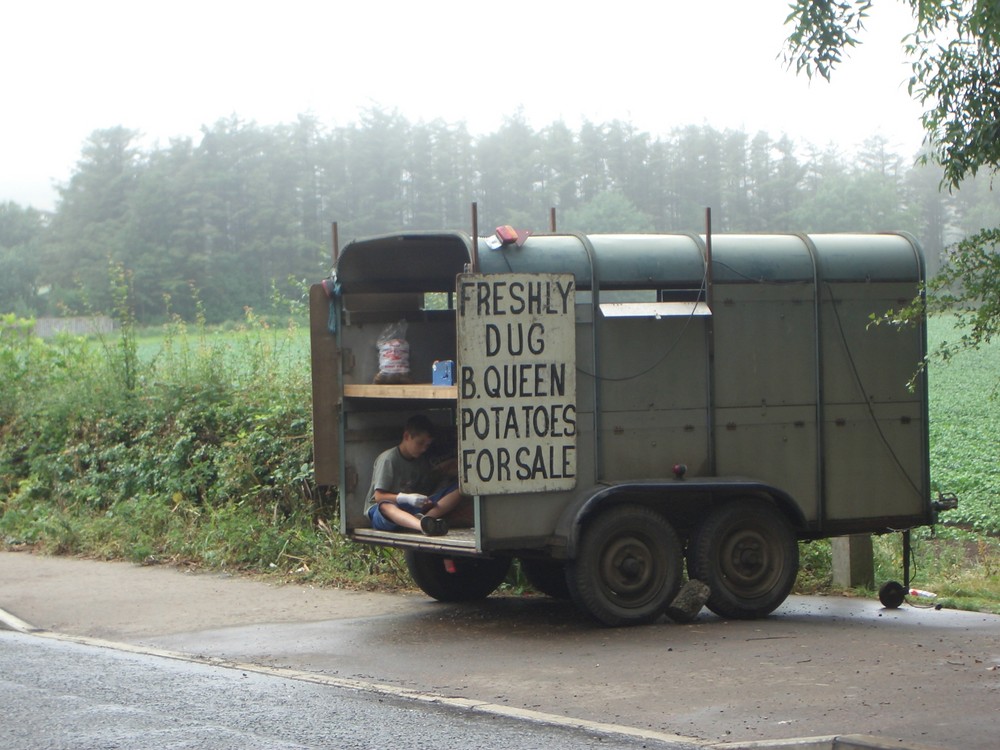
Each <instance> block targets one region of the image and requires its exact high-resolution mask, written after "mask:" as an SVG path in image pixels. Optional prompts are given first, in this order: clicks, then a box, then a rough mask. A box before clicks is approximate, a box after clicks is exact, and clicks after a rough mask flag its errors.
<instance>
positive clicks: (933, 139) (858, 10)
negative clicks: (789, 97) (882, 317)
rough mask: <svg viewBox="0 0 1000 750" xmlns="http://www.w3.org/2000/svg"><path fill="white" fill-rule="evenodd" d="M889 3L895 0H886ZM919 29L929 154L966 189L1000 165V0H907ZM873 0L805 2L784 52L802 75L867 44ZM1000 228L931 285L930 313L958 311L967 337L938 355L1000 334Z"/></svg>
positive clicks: (951, 184) (969, 242) (950, 257)
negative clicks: (864, 40)
mask: <svg viewBox="0 0 1000 750" xmlns="http://www.w3.org/2000/svg"><path fill="white" fill-rule="evenodd" d="M885 1H886V2H887V1H888V0H885ZM900 1H901V2H905V3H906V4H907V5H908V6H909V7H910V10H911V12H912V15H913V20H914V29H913V31H912V32H911V33H909V34H907V35H906V36H905V37H904V38H903V40H901V44H902V51H903V52H904V54H905V55H906V57H907V59H908V61H909V63H910V69H911V72H912V75H911V77H910V80H909V92H910V95H911V96H913V97H914V98H915V99H916V100H917V101H918V102H920V103H921V105H923V106H924V107H925V109H924V113H923V115H922V118H921V119H922V124H923V127H924V131H925V133H926V139H925V143H926V145H927V146H928V150H927V152H925V156H924V157H922V159H923V160H924V161H927V160H932V161H934V162H936V163H938V164H940V166H941V168H942V170H943V178H942V187H944V188H947V189H948V190H957V189H959V187H960V185H961V183H962V182H963V181H964V180H966V179H967V178H971V177H975V176H976V174H977V173H978V172H979V171H980V170H984V171H987V172H989V174H990V178H991V180H992V178H993V177H994V176H995V175H996V174H997V172H998V170H1000V85H998V82H1000V2H998V0H900ZM872 5H873V0H797V1H796V2H793V3H792V5H791V9H792V10H791V13H790V14H789V16H788V18H787V19H786V23H787V24H789V25H790V26H791V27H792V30H791V32H790V34H789V35H788V38H787V40H786V44H785V52H784V59H785V62H786V64H787V65H788V66H789V68H794V70H795V71H796V73H800V74H801V73H804V74H806V75H808V76H809V77H810V78H812V77H814V76H816V75H818V76H820V77H822V78H824V79H827V80H829V79H830V78H831V76H832V75H833V72H834V70H835V68H837V66H839V65H840V64H842V63H843V60H844V56H845V54H846V53H847V52H848V51H849V50H850V48H852V47H855V46H857V45H858V44H859V43H860V42H861V35H862V33H863V32H864V29H865V20H866V19H867V18H868V17H869V14H870V11H871V8H872ZM998 246H1000V228H989V227H984V228H982V229H980V231H978V232H976V233H974V234H972V235H970V236H968V237H966V238H964V239H963V240H961V241H960V242H958V243H957V244H955V245H953V246H952V247H950V248H949V249H948V252H947V255H946V257H945V259H944V260H945V263H944V266H943V268H942V271H941V272H940V273H939V274H938V275H937V276H936V277H935V278H934V279H932V280H931V281H930V282H929V283H928V285H927V290H926V291H927V295H926V297H927V310H928V311H931V312H933V311H945V310H949V311H954V312H955V313H956V314H957V316H958V322H959V324H960V326H962V331H963V332H962V334H961V337H960V339H959V340H958V341H955V342H945V343H944V344H942V346H941V348H940V349H939V350H938V351H937V352H936V353H937V355H938V356H940V357H941V358H943V359H950V358H951V356H953V355H954V354H955V353H956V352H958V351H960V350H962V349H968V348H978V347H979V346H981V345H983V344H986V343H989V341H990V340H991V339H992V338H993V337H994V336H996V335H998V334H1000V257H998V254H997V248H998ZM923 312H924V300H923V299H922V298H921V299H918V300H915V301H914V303H913V304H912V305H911V306H910V307H909V308H908V309H905V310H902V311H890V312H889V313H888V314H887V317H886V320H893V321H895V322H903V321H906V320H908V319H912V317H913V316H914V315H916V314H923Z"/></svg>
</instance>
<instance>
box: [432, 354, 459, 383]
mask: <svg viewBox="0 0 1000 750" xmlns="http://www.w3.org/2000/svg"><path fill="white" fill-rule="evenodd" d="M431 383H432V384H433V385H455V361H454V360H451V359H439V360H435V362H434V367H433V370H432V376H431Z"/></svg>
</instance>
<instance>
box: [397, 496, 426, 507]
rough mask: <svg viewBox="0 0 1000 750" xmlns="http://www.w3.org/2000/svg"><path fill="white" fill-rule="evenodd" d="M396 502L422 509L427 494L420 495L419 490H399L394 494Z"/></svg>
mask: <svg viewBox="0 0 1000 750" xmlns="http://www.w3.org/2000/svg"><path fill="white" fill-rule="evenodd" d="M396 504H397V505H405V506H408V507H410V508H415V509H416V510H422V509H423V507H424V506H425V505H427V495H421V494H420V493H419V492H400V493H399V494H398V495H396Z"/></svg>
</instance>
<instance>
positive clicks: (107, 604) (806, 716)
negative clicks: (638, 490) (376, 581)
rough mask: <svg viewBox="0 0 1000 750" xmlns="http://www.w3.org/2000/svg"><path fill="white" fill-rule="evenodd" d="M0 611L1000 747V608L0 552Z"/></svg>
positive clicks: (295, 663)
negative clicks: (654, 596) (565, 588)
mask: <svg viewBox="0 0 1000 750" xmlns="http://www.w3.org/2000/svg"><path fill="white" fill-rule="evenodd" d="M0 609H3V610H5V611H6V613H7V615H10V616H13V617H14V618H20V619H21V620H22V621H25V622H27V623H28V624H29V625H31V626H33V627H35V628H40V629H42V630H44V631H47V633H46V634H40V635H37V636H33V637H36V638H40V639H46V638H50V637H53V638H58V637H67V638H71V639H72V638H89V639H94V638H97V639H103V640H105V641H114V642H115V643H116V644H118V646H116V648H120V649H123V650H125V651H128V650H129V649H133V650H136V649H137V650H141V651H145V652H149V653H151V654H155V653H157V650H164V651H169V652H178V653H181V654H186V655H189V656H190V657H191V658H193V659H195V660H199V659H201V660H203V661H207V662H209V664H212V665H217V664H218V663H219V662H220V660H221V661H223V662H227V663H230V664H232V665H234V666H236V667H237V668H239V669H243V668H245V669H246V670H247V671H248V672H253V673H255V674H259V673H261V672H268V671H270V672H272V673H275V672H276V671H277V672H279V675H278V676H285V677H287V676H289V675H288V674H286V672H284V671H283V670H290V672H292V673H297V679H298V680H299V681H302V682H306V683H309V682H313V683H315V682H316V681H318V680H321V681H325V682H326V683H327V684H328V685H329V684H333V685H335V686H336V685H339V686H345V685H346V686H348V687H352V688H354V687H357V686H358V685H361V684H364V685H374V686H377V689H376V690H375V693H376V694H379V695H382V696H383V697H385V696H389V695H393V694H396V695H399V696H406V695H407V694H408V692H409V691H412V692H416V693H419V694H420V695H422V696H425V697H427V696H429V699H430V700H431V701H437V702H438V703H449V704H450V705H453V706H455V707H457V708H461V706H462V705H463V702H466V703H465V705H466V706H468V705H474V706H475V709H474V710H475V711H476V712H480V713H483V712H486V711H492V714H491V715H494V716H508V717H510V716H516V715H518V714H519V713H528V714H531V716H532V717H533V718H534V719H535V720H544V721H552V722H553V723H555V724H560V722H561V725H562V726H577V725H582V724H583V723H584V722H596V723H600V724H602V725H604V726H605V727H606V726H607V725H615V726H616V727H617V728H618V730H619V732H621V730H628V731H634V732H636V733H641V734H633V735H631V736H633V737H636V736H642V737H650V736H655V737H656V738H657V739H658V741H662V740H663V739H664V737H669V738H670V739H671V741H678V740H680V741H682V744H683V743H686V744H700V745H701V746H702V747H707V746H709V745H711V744H714V743H734V742H735V743H749V742H755V741H762V740H785V739H789V738H801V737H818V736H831V735H845V734H864V735H874V736H877V737H880V738H883V739H884V740H885V741H886V742H887V743H890V744H891V745H892V746H894V747H901V746H911V745H918V744H919V745H924V746H930V747H937V748H962V749H963V750H995V748H996V747H997V737H998V736H1000V711H998V708H1000V617H997V616H995V615H984V614H977V613H970V612H956V611H949V610H946V609H945V610H940V611H939V610H935V609H934V608H933V607H919V606H910V605H906V606H904V607H902V608H900V609H898V610H886V609H884V608H883V607H882V606H881V605H880V604H879V603H878V602H877V601H874V600H863V599H846V598H841V597H801V596H793V597H790V598H789V600H788V601H787V602H786V603H785V604H783V605H782V606H781V607H780V608H779V609H778V610H777V611H776V612H775V613H774V615H773V616H771V617H768V618H765V619H762V620H757V621H750V622H740V621H725V620H720V619H719V618H717V617H715V616H713V615H711V614H709V613H707V612H703V613H702V614H701V615H699V617H698V618H697V620H695V621H694V622H692V623H690V624H686V625H677V624H672V623H669V622H666V621H664V622H662V623H659V624H656V625H651V626H645V627H637V628H618V629H607V628H602V627H599V626H596V625H595V624H593V623H592V622H591V621H589V620H588V619H587V618H586V617H583V616H581V614H580V613H579V612H578V611H577V610H576V609H575V608H574V607H573V606H572V605H571V604H568V603H566V602H559V601H553V600H549V599H545V598H538V597H516V596H494V597H490V598H489V599H488V600H486V601H483V602H478V603H475V604H467V605H449V604H442V603H439V602H434V601H432V600H429V599H427V598H426V597H423V596H420V595H415V594H401V595H389V594H371V593H364V592H348V591H342V590H336V589H323V588H315V587H311V586H303V585H286V586H283V585H274V584H270V583H265V582H262V581H254V580H249V579H245V578H241V577H234V576H226V575H217V574H201V573H194V574H189V573H185V572H183V571H180V570H177V569H171V568H167V567H156V566H153V567H144V566H135V565H129V564H126V563H102V562H95V561H87V560H78V559H67V558H46V557H42V556H35V555H27V554H21V553H0ZM0 619H2V615H0ZM58 634H63V636H60V635H58ZM64 639H65V638H64ZM0 650H2V645H0ZM0 669H2V670H3V671H2V672H0V678H3V679H8V680H9V678H8V672H7V667H6V666H3V665H0ZM29 684H30V683H29ZM349 692H350V691H349ZM2 697H3V696H0V699H2ZM426 702H427V701H426V700H425V701H424V703H426ZM0 708H2V704H0ZM468 712H469V711H468V710H466V713H468ZM5 718H6V717H5V716H4V714H3V713H2V712H0V728H4V729H6V726H7V725H6V724H5V723H4V719H5ZM0 739H2V738H0ZM78 746H79V745H78ZM602 746H606V745H602ZM0 747H6V745H5V744H4V743H2V742H0ZM15 747H20V745H15ZM730 750H731V746H730Z"/></svg>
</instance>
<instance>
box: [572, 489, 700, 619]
mask: <svg viewBox="0 0 1000 750" xmlns="http://www.w3.org/2000/svg"><path fill="white" fill-rule="evenodd" d="M682 576H683V556H682V554H681V543H680V540H679V539H678V537H677V532H675V531H674V528H673V526H671V525H670V523H669V522H668V521H667V519H666V518H664V517H663V516H661V515H660V514H659V513H657V512H656V511H654V510H651V509H650V508H647V507H644V506H641V505H620V506H612V507H610V508H608V509H606V510H604V511H602V512H601V514H600V515H599V516H598V517H597V518H596V519H595V520H594V521H592V522H591V523H590V524H589V525H587V526H586V528H584V529H583V532H582V536H581V539H580V546H579V548H578V550H577V555H576V559H574V560H572V561H571V562H570V563H569V564H568V566H567V574H566V581H567V583H568V584H569V592H570V595H571V597H572V599H573V601H574V602H575V603H576V605H577V606H578V607H580V608H581V609H583V610H584V611H586V612H588V613H589V614H590V615H591V616H592V617H594V619H596V620H598V621H599V622H601V623H603V624H605V625H611V626H617V625H640V624H643V623H648V622H652V621H654V620H656V619H657V618H658V617H660V615H662V614H663V613H664V612H665V611H666V609H667V607H668V606H670V603H671V602H672V601H673V600H674V597H675V596H677V592H678V591H679V590H680V587H681V578H682Z"/></svg>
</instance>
